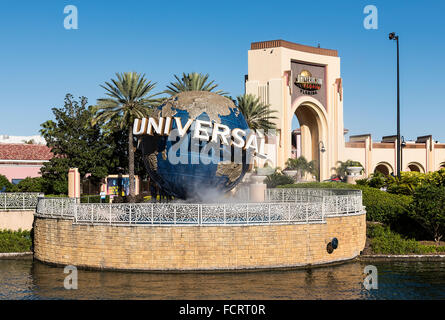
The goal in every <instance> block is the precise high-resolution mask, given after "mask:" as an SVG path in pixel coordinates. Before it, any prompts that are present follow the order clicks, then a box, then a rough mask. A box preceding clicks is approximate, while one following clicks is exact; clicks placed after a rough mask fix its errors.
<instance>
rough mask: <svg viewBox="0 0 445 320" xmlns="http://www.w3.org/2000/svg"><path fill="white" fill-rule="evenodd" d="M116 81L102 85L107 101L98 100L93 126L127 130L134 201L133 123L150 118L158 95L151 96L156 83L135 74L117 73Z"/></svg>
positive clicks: (131, 188)
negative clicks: (115, 125) (110, 123)
mask: <svg viewBox="0 0 445 320" xmlns="http://www.w3.org/2000/svg"><path fill="white" fill-rule="evenodd" d="M116 77H117V79H111V83H110V82H105V85H101V87H102V88H104V89H105V90H106V93H105V94H106V95H107V96H108V97H107V98H101V99H98V100H97V101H98V104H97V105H96V106H95V107H94V109H93V111H94V113H95V115H94V118H93V124H95V123H97V122H100V121H103V122H108V121H115V122H116V123H118V124H119V126H120V128H121V129H123V128H127V129H128V174H129V178H130V198H131V199H130V201H134V197H135V184H134V145H133V143H134V141H133V122H134V119H135V118H142V117H147V116H150V114H151V112H152V106H153V105H155V104H156V103H157V102H158V100H157V99H155V98H154V96H156V95H157V94H151V91H152V90H153V88H154V87H155V85H156V83H152V82H151V81H150V80H147V79H146V78H145V75H140V74H139V73H136V72H125V73H116Z"/></svg>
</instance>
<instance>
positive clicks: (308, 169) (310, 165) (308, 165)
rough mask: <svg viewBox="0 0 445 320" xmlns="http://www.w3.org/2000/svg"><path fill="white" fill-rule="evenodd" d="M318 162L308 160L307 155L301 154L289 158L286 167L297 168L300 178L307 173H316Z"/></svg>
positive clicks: (289, 168)
mask: <svg viewBox="0 0 445 320" xmlns="http://www.w3.org/2000/svg"><path fill="white" fill-rule="evenodd" d="M316 167H317V166H316V162H315V160H312V161H307V160H306V158H305V157H303V156H301V157H299V158H296V159H295V158H289V159H288V160H287V161H286V169H288V170H297V171H298V173H299V178H300V179H303V177H304V175H305V174H306V173H310V174H313V175H316Z"/></svg>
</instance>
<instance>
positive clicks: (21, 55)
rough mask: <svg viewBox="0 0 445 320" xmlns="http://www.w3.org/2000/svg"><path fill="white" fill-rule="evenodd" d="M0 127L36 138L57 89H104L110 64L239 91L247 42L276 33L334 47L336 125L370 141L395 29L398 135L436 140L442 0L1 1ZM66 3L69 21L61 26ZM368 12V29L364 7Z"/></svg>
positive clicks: (386, 114)
mask: <svg viewBox="0 0 445 320" xmlns="http://www.w3.org/2000/svg"><path fill="white" fill-rule="evenodd" d="M0 4H1V11H0V28H1V29H0V30H1V31H0V32H1V47H0V48H1V50H0V61H1V62H0V66H1V69H0V70H1V71H0V88H1V90H0V93H1V99H0V109H1V116H0V134H10V135H33V134H37V133H38V130H39V129H40V124H41V123H42V122H44V121H46V120H47V119H50V118H52V113H51V108H52V107H58V106H61V105H62V104H63V99H64V96H65V94H66V93H68V92H69V93H72V94H73V95H74V96H75V97H77V96H81V95H83V96H86V97H87V98H88V99H89V102H90V103H91V104H94V103H95V102H96V99H97V98H99V97H101V96H103V94H104V91H103V89H102V88H100V86H99V85H100V84H102V83H103V82H104V81H108V80H109V79H110V78H112V77H113V76H114V73H115V72H123V71H138V72H141V73H146V75H147V77H148V78H149V79H152V80H153V81H155V82H157V83H158V85H157V89H158V90H159V91H161V90H163V89H164V88H165V86H166V85H167V84H168V83H169V82H170V81H172V80H173V74H179V73H181V72H183V71H185V72H191V71H198V72H203V73H209V74H210V76H211V78H212V79H214V80H216V82H217V83H219V85H220V88H221V89H224V90H225V91H229V92H230V94H231V95H232V96H236V95H239V94H242V93H243V90H244V84H243V79H244V75H245V74H246V73H247V50H248V49H249V47H250V43H251V42H254V41H264V40H273V39H284V40H288V41H292V42H297V43H301V44H306V45H313V46H316V45H317V44H318V43H320V45H321V47H323V48H330V49H337V50H338V51H339V55H340V57H341V61H342V77H343V82H344V123H345V128H348V129H349V130H350V133H351V134H361V133H371V134H372V135H373V137H374V139H375V140H378V139H380V138H381V136H383V135H391V134H395V130H396V129H395V115H396V113H395V105H396V95H395V88H396V87H395V79H396V78H395V71H396V69H395V52H396V51H395V43H394V42H393V41H389V40H388V33H389V32H391V31H395V32H397V33H398V34H399V35H400V49H401V60H400V62H401V106H402V116H401V120H402V135H404V136H405V138H406V139H407V140H409V139H414V138H415V137H417V136H419V135H425V134H433V136H434V137H435V139H436V140H439V141H443V142H445V126H444V124H445V108H444V107H445V105H444V104H445V102H444V99H443V97H442V94H443V93H444V92H445V77H444V74H445V62H444V56H445V41H444V34H445V24H444V22H443V14H444V12H445V2H444V1H441V0H437V1H428V2H420V1H371V0H367V1H359V0H355V1H352V0H351V1H324V0H319V1H299V0H293V1H260V0H257V1H239V0H238V1H231V0H227V1H192V0H190V1H174V0H172V1H137V0H126V1H98V0H89V1H86V0H83V1H74V0H72V1H60V0H59V1H51V0H45V1H6V0H0ZM70 4H71V5H75V6H77V8H78V11H79V29H78V30H65V29H64V28H63V20H64V18H65V15H64V13H63V8H64V7H65V6H66V5H70ZM368 4H373V5H375V6H376V7H377V8H378V18H379V20H378V30H366V29H365V28H364V27H363V19H364V18H365V14H363V9H364V7H365V6H366V5H368Z"/></svg>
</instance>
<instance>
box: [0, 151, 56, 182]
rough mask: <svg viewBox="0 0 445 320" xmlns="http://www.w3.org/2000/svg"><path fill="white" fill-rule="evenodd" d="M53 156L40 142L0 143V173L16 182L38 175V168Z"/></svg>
mask: <svg viewBox="0 0 445 320" xmlns="http://www.w3.org/2000/svg"><path fill="white" fill-rule="evenodd" d="M52 157H53V154H52V153H51V150H50V148H48V147H47V146H46V145H40V144H3V143H2V144H0V174H2V175H4V176H6V178H7V179H8V180H9V181H10V182H12V183H14V184H17V183H18V182H20V181H21V180H23V179H25V178H27V177H31V178H34V177H40V176H41V174H40V168H41V167H42V166H43V164H44V163H45V162H47V161H49V160H50V159H51V158H52Z"/></svg>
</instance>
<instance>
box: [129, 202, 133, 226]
mask: <svg viewBox="0 0 445 320" xmlns="http://www.w3.org/2000/svg"><path fill="white" fill-rule="evenodd" d="M129 207H130V217H129V218H130V219H129V223H130V224H131V207H132V204H130V205H129Z"/></svg>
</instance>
